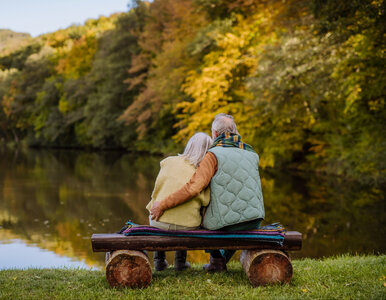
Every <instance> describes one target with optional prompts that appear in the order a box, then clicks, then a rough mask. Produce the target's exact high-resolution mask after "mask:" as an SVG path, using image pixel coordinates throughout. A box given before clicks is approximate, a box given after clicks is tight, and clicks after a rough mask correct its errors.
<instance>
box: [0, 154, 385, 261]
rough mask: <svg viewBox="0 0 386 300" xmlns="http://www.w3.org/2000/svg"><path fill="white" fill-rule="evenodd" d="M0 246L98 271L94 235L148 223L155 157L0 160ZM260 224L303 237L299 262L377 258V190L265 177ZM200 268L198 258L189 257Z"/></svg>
mask: <svg viewBox="0 0 386 300" xmlns="http://www.w3.org/2000/svg"><path fill="white" fill-rule="evenodd" d="M1 157H2V158H1V159H0V169H1V171H0V196H1V200H2V201H0V226H2V228H3V229H2V230H1V231H0V239H7V238H9V237H13V238H14V237H18V238H21V239H23V240H25V241H27V242H30V243H36V244H37V245H38V246H39V247H41V248H45V249H49V250H53V251H55V252H56V253H58V254H64V255H67V256H71V257H78V258H83V259H85V261H86V262H87V263H90V264H101V263H102V255H98V254H95V253H92V250H91V245H90V240H89V237H90V236H91V234H92V233H94V232H114V231H116V230H117V229H119V228H120V227H121V226H122V225H123V224H124V222H125V221H126V220H128V219H132V220H133V221H135V222H138V223H147V211H146V210H145V206H146V204H147V202H148V201H149V198H150V194H151V191H152V188H153V184H154V180H155V177H156V175H157V172H158V169H159V160H160V158H159V157H149V156H134V155H130V154H124V153H119V152H106V153H93V152H78V151H71V150H68V151H42V150H39V151H38V150H28V151H26V152H19V153H9V152H2V153H1ZM261 177H262V185H263V192H264V198H265V205H266V222H267V223H271V222H277V221H280V222H281V223H282V224H284V225H285V226H286V227H287V228H289V229H291V230H298V231H301V232H302V233H303V234H304V238H305V241H304V248H303V251H302V252H301V253H300V254H299V255H301V256H309V257H320V256H328V255H332V254H337V253H346V252H348V251H351V252H360V253H362V252H372V251H375V252H377V251H384V249H385V242H384V241H383V239H381V238H379V237H380V236H383V234H384V233H385V232H384V226H383V225H384V223H385V217H384V194H385V193H384V190H378V189H375V188H372V187H364V186H360V185H358V184H356V183H352V182H345V181H343V180H342V179H339V178H336V177H321V176H318V177H317V176H315V175H310V174H288V173H285V172H277V171H275V172H264V173H262V174H261ZM190 257H191V259H192V260H195V261H202V260H203V259H204V257H206V256H204V255H203V254H202V253H201V252H194V254H193V253H192V254H191V255H190Z"/></svg>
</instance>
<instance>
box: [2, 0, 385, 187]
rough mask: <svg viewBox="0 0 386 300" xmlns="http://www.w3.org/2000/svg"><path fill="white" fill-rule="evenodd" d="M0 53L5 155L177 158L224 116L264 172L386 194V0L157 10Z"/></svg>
mask: <svg viewBox="0 0 386 300" xmlns="http://www.w3.org/2000/svg"><path fill="white" fill-rule="evenodd" d="M129 6H130V10H129V11H128V12H126V13H120V14H114V15H112V16H110V17H101V18H99V19H97V20H88V21H86V22H85V24H84V25H82V26H71V27H69V28H67V29H63V30H58V31H56V32H53V33H49V34H44V35H41V36H39V37H37V38H28V41H27V42H26V40H23V41H22V42H21V45H20V47H16V48H15V46H14V44H13V45H12V47H13V48H12V51H10V50H7V49H4V48H3V49H2V50H1V52H0V101H1V102H0V144H19V143H25V144H27V145H29V146H35V147H63V148H73V147H76V148H87V149H126V150H128V151H134V152H135V151H142V152H149V153H164V154H168V153H175V152H176V151H180V150H181V149H182V146H183V144H184V143H185V142H186V141H187V139H188V138H189V137H190V136H191V135H193V134H194V133H195V132H197V131H204V132H207V133H208V134H209V133H210V125H211V122H212V121H213V118H214V116H215V115H216V114H218V113H220V112H224V113H229V114H232V115H233V116H234V117H235V120H236V122H237V125H238V129H239V132H240V134H241V135H242V137H243V140H244V141H245V142H247V143H249V144H251V145H252V146H253V147H254V148H255V150H256V151H257V152H258V154H259V155H260V157H261V167H262V168H267V167H278V168H291V169H299V170H305V171H310V170H312V171H316V172H323V173H328V174H335V175H342V176H345V177H347V178H351V179H355V180H359V181H360V182H362V183H368V184H375V185H382V184H385V177H386V176H385V165H386V133H385V132H386V130H385V128H386V110H385V94H386V87H385V86H386V85H385V82H386V75H385V49H386V47H385V41H386V36H385V33H386V24H385V20H386V18H385V16H384V11H385V3H384V1H383V0H373V1H371V0H352V1H335V0H312V1H307V0H286V1H282V0H280V1H279V0H259V1H253V0H179V1H174V0H154V1H153V2H151V3H149V2H144V1H139V0H138V1H135V2H131V3H130V5H129Z"/></svg>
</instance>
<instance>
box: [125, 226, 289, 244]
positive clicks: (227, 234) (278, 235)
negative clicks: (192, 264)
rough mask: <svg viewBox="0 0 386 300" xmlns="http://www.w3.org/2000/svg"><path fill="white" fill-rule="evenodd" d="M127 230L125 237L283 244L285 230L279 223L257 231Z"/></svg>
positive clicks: (144, 228)
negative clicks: (188, 238)
mask: <svg viewBox="0 0 386 300" xmlns="http://www.w3.org/2000/svg"><path fill="white" fill-rule="evenodd" d="M126 224H127V226H128V227H127V228H126V229H125V230H124V231H123V232H122V233H123V234H124V235H126V236H134V235H153V236H178V237H197V238H215V239H253V240H255V241H264V242H272V243H275V244H280V245H282V244H283V241H284V236H285V232H286V230H285V228H284V227H283V226H282V225H280V224H279V223H274V224H271V225H267V226H263V227H261V228H259V229H253V230H243V231H221V230H205V229H198V230H164V229H160V228H157V227H153V226H149V225H137V224H134V223H132V222H127V223H126Z"/></svg>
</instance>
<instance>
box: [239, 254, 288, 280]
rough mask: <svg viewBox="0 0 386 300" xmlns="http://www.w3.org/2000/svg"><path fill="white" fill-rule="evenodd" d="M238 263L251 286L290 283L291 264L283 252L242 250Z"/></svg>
mask: <svg viewBox="0 0 386 300" xmlns="http://www.w3.org/2000/svg"><path fill="white" fill-rule="evenodd" d="M240 262H241V264H242V266H243V268H244V271H245V273H246V274H247V277H248V279H249V281H250V283H251V284H252V285H253V286H259V285H267V284H273V283H289V282H290V281H291V278H292V264H291V261H290V259H289V257H288V256H287V255H286V254H285V253H284V252H283V251H279V250H244V251H242V252H241V256H240Z"/></svg>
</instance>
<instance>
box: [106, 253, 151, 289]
mask: <svg viewBox="0 0 386 300" xmlns="http://www.w3.org/2000/svg"><path fill="white" fill-rule="evenodd" d="M106 261H107V262H106V279H107V281H108V283H109V284H110V286H112V287H130V288H143V287H147V286H148V285H149V284H150V282H151V279H152V271H151V265H150V262H149V259H148V257H147V255H145V254H144V253H143V252H140V251H132V250H117V251H114V252H112V253H111V254H110V255H106Z"/></svg>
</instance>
